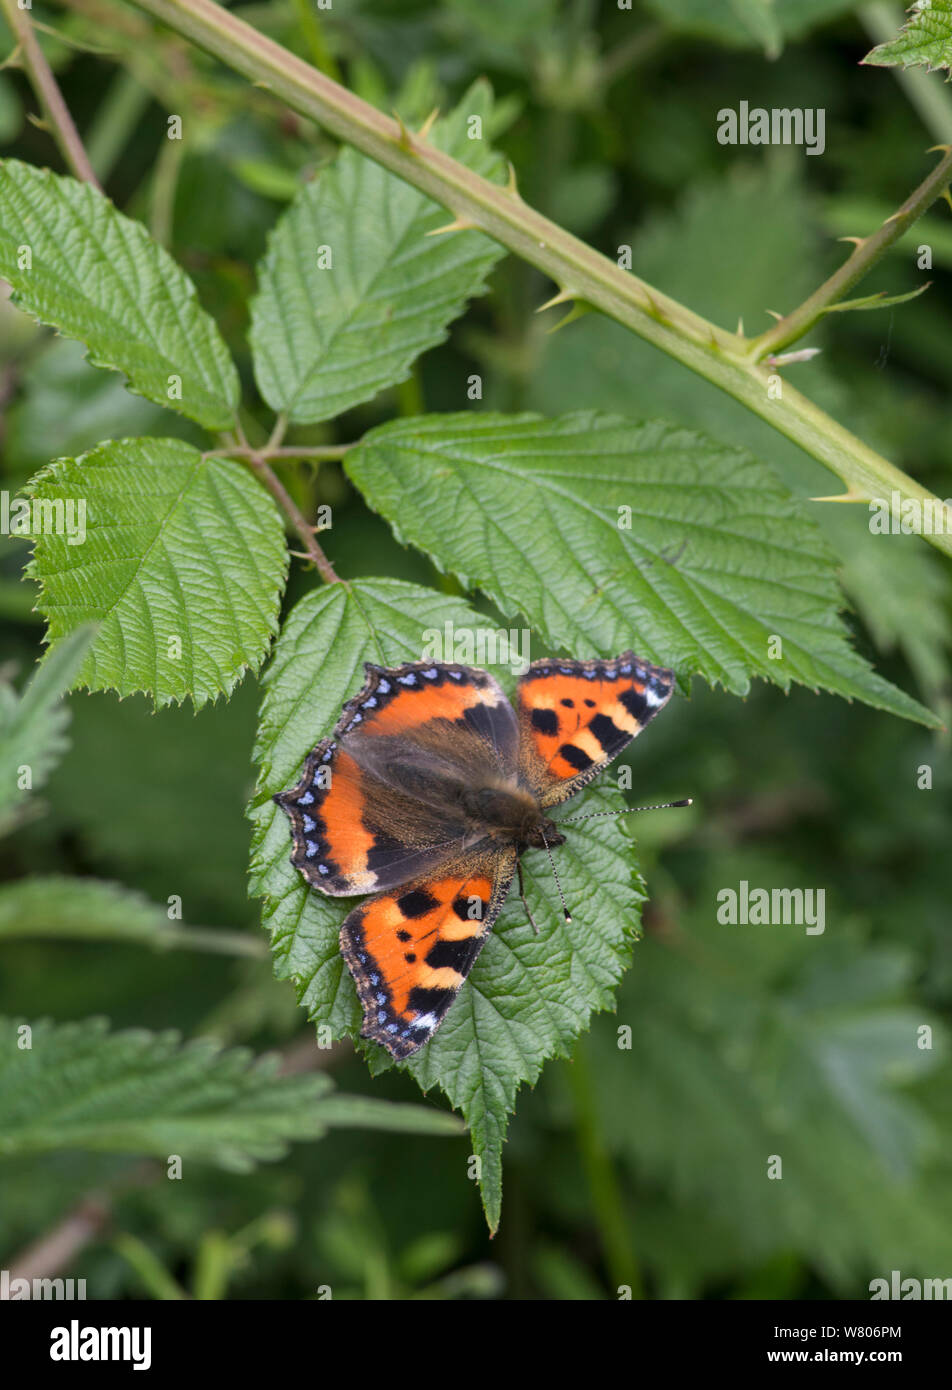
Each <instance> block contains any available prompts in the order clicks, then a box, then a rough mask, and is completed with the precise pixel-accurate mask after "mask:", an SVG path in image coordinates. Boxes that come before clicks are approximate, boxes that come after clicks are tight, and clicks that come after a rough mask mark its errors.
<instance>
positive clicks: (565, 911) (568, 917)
mask: <svg viewBox="0 0 952 1390" xmlns="http://www.w3.org/2000/svg"><path fill="white" fill-rule="evenodd" d="M539 833H540V834H541V836H542V843H543V844H544V845H545V852H546V854H547V855H548V856H549V863H550V864H551V865H552V877H553V878H554V879H555V886H556V888H557V889H558V890H559V897H560V898H561V899H562V912H563V914H564V915H565V920H566V922H571V920H572V914H571V912H569V910H568V907H567V906H566V903H565V894H564V893H563V892H562V885H561V883H560V882H559V873H558V870H557V869H556V867H555V860H554V859H553V858H552V851H551V850H550V849H549V842H548V840H547V839H546V838H545V831H544V830H542V831H540V832H539Z"/></svg>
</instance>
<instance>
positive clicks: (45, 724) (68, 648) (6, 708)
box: [0, 624, 96, 833]
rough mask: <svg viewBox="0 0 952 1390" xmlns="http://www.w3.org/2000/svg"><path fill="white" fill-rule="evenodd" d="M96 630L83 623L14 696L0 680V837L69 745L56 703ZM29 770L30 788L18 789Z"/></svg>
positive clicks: (66, 719) (63, 713)
mask: <svg viewBox="0 0 952 1390" xmlns="http://www.w3.org/2000/svg"><path fill="white" fill-rule="evenodd" d="M95 635H96V629H95V628H94V627H92V626H90V625H89V624H84V625H83V626H82V627H79V628H77V629H76V631H75V632H73V633H71V634H70V636H69V637H68V638H66V639H65V640H64V641H63V642H62V643H61V644H60V646H59V647H58V648H57V650H56V651H55V652H53V653H51V655H50V657H49V658H48V660H47V661H46V662H44V664H43V665H42V666H41V667H40V668H39V669H38V670H36V671H34V673H33V675H32V676H31V677H30V680H29V683H28V684H27V686H26V689H25V690H24V691H23V694H22V695H20V696H19V697H18V696H17V694H16V692H15V691H14V690H13V688H12V687H11V686H9V685H7V684H5V683H4V682H3V681H0V833H3V832H4V831H5V830H6V829H7V828H9V826H10V825H11V824H12V823H15V821H16V819H17V812H18V811H21V810H22V809H23V807H24V805H25V803H26V801H27V799H28V798H29V796H30V795H31V794H32V793H33V792H35V791H38V790H39V788H40V787H42V786H43V783H44V782H45V781H46V779H47V777H48V776H49V774H50V772H51V771H52V769H53V768H54V767H55V766H56V764H57V762H58V761H59V759H60V757H61V756H62V754H63V753H64V752H65V751H66V749H67V748H68V746H69V744H68V742H67V740H66V738H65V737H64V734H65V729H66V725H67V724H68V723H69V711H68V710H67V709H66V708H65V706H63V705H61V704H60V700H61V699H62V697H63V695H65V693H66V691H67V690H68V689H69V687H70V686H71V685H72V683H73V680H74V679H75V676H76V672H77V671H78V670H79V668H80V666H81V665H82V662H83V659H84V657H85V655H86V653H87V652H88V650H89V647H90V644H91V643H92V641H93V639H94V638H95ZM22 767H28V768H29V769H30V787H29V790H28V791H23V790H21V789H20V787H19V786H18V783H19V781H20V769H21V768H22Z"/></svg>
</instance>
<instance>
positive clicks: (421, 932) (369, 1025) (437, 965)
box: [340, 848, 516, 1058]
mask: <svg viewBox="0 0 952 1390" xmlns="http://www.w3.org/2000/svg"><path fill="white" fill-rule="evenodd" d="M515 865H516V854H515V851H514V850H512V849H508V848H502V849H494V848H493V849H488V850H484V851H483V852H482V854H475V855H473V856H471V857H470V860H469V861H468V862H467V863H465V864H463V863H461V864H458V865H457V866H456V867H455V868H454V869H453V870H452V871H448V872H446V873H443V874H441V875H439V876H433V877H431V878H428V879H420V880H418V881H416V882H414V883H410V884H405V885H403V886H402V887H400V888H394V889H391V891H389V892H387V893H381V894H379V895H378V896H377V897H375V898H370V899H368V900H367V901H366V902H363V903H361V904H360V906H359V907H356V908H354V910H353V912H351V913H350V915H349V916H348V917H347V918H346V919H345V921H344V924H343V926H342V927H341V931H340V944H341V950H342V952H343V955H344V959H345V960H346V962H347V965H348V967H349V969H350V973H351V974H352V975H353V977H354V981H355V983H356V985H357V993H358V996H359V998H360V1002H361V1005H362V1006H363V1010H364V1022H363V1027H362V1029H361V1031H362V1034H363V1036H364V1037H366V1038H372V1039H374V1041H375V1042H378V1043H382V1044H383V1046H384V1047H386V1048H387V1050H388V1051H389V1052H390V1053H391V1054H392V1055H393V1056H394V1057H396V1058H403V1057H408V1056H409V1055H410V1053H412V1052H415V1051H416V1050H417V1048H418V1047H422V1045H423V1044H424V1043H425V1042H427V1041H428V1039H429V1038H430V1037H432V1035H433V1033H434V1032H435V1031H436V1029H437V1028H438V1027H439V1025H440V1023H441V1022H442V1020H443V1017H444V1015H445V1014H446V1011H447V1009H448V1008H449V1007H450V1005H451V1004H452V1003H453V1000H454V999H455V998H456V996H457V994H458V993H459V991H460V988H461V986H462V984H463V982H464V980H465V979H466V977H467V975H468V974H469V972H470V970H471V969H472V966H473V962H474V961H475V960H476V957H477V956H478V955H479V952H480V951H481V950H482V948H483V946H484V944H485V942H486V938H487V937H488V935H489V932H490V929H491V927H492V925H493V923H494V922H495V920H496V917H497V916H498V914H499V909H500V908H501V907H502V904H503V902H504V901H505V898H506V894H507V893H508V891H509V885H510V883H511V882H512V876H513V873H514V871H515Z"/></svg>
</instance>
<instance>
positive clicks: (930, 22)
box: [863, 0, 952, 72]
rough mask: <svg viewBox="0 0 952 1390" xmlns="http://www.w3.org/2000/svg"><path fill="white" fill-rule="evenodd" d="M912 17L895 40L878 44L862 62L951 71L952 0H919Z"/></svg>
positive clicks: (930, 70) (914, 6)
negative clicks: (920, 65) (919, 65)
mask: <svg viewBox="0 0 952 1390" xmlns="http://www.w3.org/2000/svg"><path fill="white" fill-rule="evenodd" d="M909 15H910V17H909V19H907V21H906V23H905V25H904V26H903V28H902V30H901V32H900V33H899V34H898V35H897V36H896V38H894V39H890V40H889V42H888V43H881V44H878V45H877V46H876V47H875V48H874V49H873V50H872V52H871V53H867V54H866V57H865V58H864V59H863V62H864V63H870V64H871V65H873V66H875V67H893V66H895V64H897V63H898V64H901V65H902V67H904V68H911V67H915V66H916V65H918V64H924V65H925V67H926V68H927V69H928V71H929V72H932V71H933V69H935V68H952V0H916V3H915V4H914V5H913V6H912V7H911V9H910V11H909Z"/></svg>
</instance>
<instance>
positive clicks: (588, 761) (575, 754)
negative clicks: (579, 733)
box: [559, 743, 594, 772]
mask: <svg viewBox="0 0 952 1390" xmlns="http://www.w3.org/2000/svg"><path fill="white" fill-rule="evenodd" d="M559 752H560V753H561V754H562V757H563V758H564V759H565V761H566V762H567V763H568V765H569V767H574V768H575V770H576V772H584V771H585V769H586V768H587V767H591V766H592V763H593V762H594V759H593V758H590V757H589V756H588V754H587V753H585V752H583V750H582V749H581V748H576V746H575V744H574V743H563V744H562V747H561V748H560V749H559Z"/></svg>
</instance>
